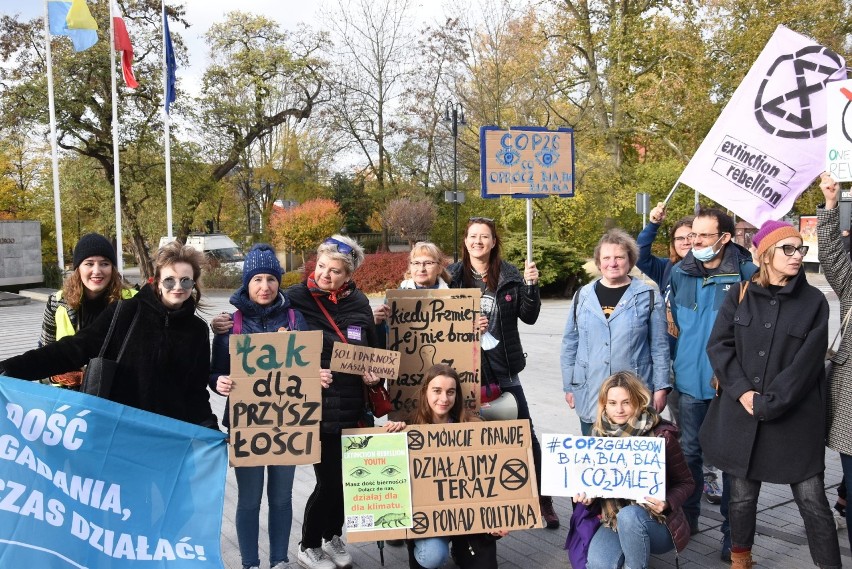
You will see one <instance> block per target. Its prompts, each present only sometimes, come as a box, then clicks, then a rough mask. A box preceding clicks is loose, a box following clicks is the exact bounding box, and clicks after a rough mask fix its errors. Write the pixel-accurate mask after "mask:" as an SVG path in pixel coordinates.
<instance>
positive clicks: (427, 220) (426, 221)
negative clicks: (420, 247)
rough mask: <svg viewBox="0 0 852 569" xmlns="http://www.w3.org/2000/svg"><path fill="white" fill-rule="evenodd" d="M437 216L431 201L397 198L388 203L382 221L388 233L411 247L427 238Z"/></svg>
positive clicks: (435, 208)
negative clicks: (393, 234)
mask: <svg viewBox="0 0 852 569" xmlns="http://www.w3.org/2000/svg"><path fill="white" fill-rule="evenodd" d="M437 215H438V208H437V207H436V206H435V204H434V203H433V202H432V201H429V200H411V199H408V198H399V199H395V200H391V201H389V202H388V205H387V207H385V211H384V213H383V214H382V221H383V223H384V225H385V227H387V228H388V231H390V232H391V233H395V234H396V235H399V236H400V237H402V238H403V239H405V240H406V241H408V246H409V247H411V246H412V245H414V243H415V242H416V241H420V240H423V239H426V238H427V237H428V236H429V231H430V230H431V229H432V226H433V225H435V218H436V217H437Z"/></svg>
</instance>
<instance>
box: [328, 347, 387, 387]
mask: <svg viewBox="0 0 852 569" xmlns="http://www.w3.org/2000/svg"><path fill="white" fill-rule="evenodd" d="M331 371H340V372H343V373H354V374H355V375H364V374H365V373H367V372H371V373H374V374H376V375H377V376H379V377H384V378H387V379H396V378H397V377H399V352H394V351H391V350H380V349H378V348H369V347H367V346H356V345H354V344H344V343H343V342H335V343H334V347H333V348H332V351H331Z"/></svg>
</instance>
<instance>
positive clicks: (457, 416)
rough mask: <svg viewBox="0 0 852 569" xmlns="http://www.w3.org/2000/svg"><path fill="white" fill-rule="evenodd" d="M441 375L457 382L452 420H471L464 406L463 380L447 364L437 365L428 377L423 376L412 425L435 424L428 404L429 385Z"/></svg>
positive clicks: (462, 421)
mask: <svg viewBox="0 0 852 569" xmlns="http://www.w3.org/2000/svg"><path fill="white" fill-rule="evenodd" d="M441 375H443V376H446V377H450V378H452V379H453V380H454V381H455V382H456V400H455V402H454V403H453V406H452V408H451V409H450V413H449V415H450V418H452V420H453V421H455V422H456V423H465V422H468V421H470V420H471V417H470V414H469V413H468V410H467V409H466V408H465V406H464V397H463V396H462V387H461V379H459V374H458V372H457V371H456V370H455V369H453V367H452V366H449V365H447V364H435V365H433V366H432V367H430V368H429V369H428V370H427V371H426V375H425V376H423V381H422V382H421V383H420V389H419V390H418V391H417V411H416V412H415V413H414V420H413V421H412V425H431V424H432V423H433V422H434V420H435V417H434V415H433V414H432V408H431V407H429V404H428V403H427V402H426V394H427V393H428V392H429V383H430V382H431V381H432V380H433V379H435V378H436V377H438V376H441Z"/></svg>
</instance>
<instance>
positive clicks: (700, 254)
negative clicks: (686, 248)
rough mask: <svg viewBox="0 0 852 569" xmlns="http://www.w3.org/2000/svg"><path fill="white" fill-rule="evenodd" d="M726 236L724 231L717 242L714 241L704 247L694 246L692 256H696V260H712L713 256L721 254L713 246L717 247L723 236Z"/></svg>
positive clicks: (704, 261)
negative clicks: (697, 247)
mask: <svg viewBox="0 0 852 569" xmlns="http://www.w3.org/2000/svg"><path fill="white" fill-rule="evenodd" d="M724 236H725V234H724V233H723V234H721V235H719V238H718V239H716V243H713V244H712V245H710V246H708V247H704V248H702V249H696V248H695V247H693V248H692V256H693V257H695V259H696V260H698V261H701V262H702V263H706V262H707V261H712V260H713V257H715V256H716V255H718V254H719V251H714V250H713V247H715V246H716V245H717V244H718V243H719V241H721V240H722V237H724ZM720 250H721V249H720Z"/></svg>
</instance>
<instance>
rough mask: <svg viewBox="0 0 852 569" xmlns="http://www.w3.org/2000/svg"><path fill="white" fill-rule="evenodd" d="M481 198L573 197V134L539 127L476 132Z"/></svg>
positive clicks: (489, 129) (491, 129) (564, 129)
mask: <svg viewBox="0 0 852 569" xmlns="http://www.w3.org/2000/svg"><path fill="white" fill-rule="evenodd" d="M479 145H480V156H481V164H480V171H481V172H482V174H481V177H482V197H483V198H496V197H500V196H512V197H516V198H542V197H548V196H560V197H566V198H570V197H574V131H573V130H572V129H570V128H560V129H557V130H547V129H545V128H541V127H531V126H526V127H520V126H518V127H512V128H511V129H510V130H501V129H499V128H497V127H496V126H483V127H482V128H481V129H480V131H479Z"/></svg>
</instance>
